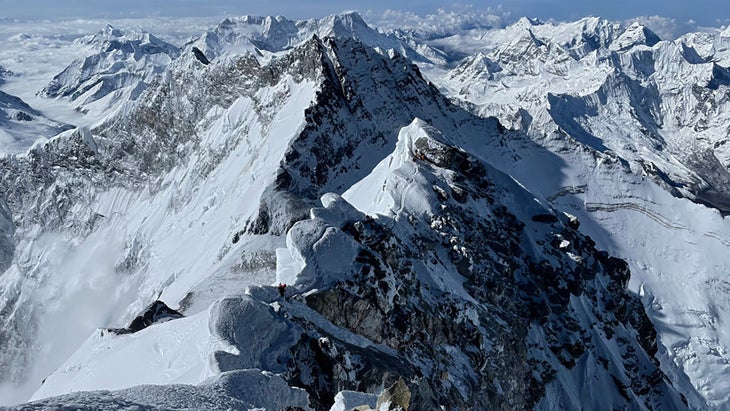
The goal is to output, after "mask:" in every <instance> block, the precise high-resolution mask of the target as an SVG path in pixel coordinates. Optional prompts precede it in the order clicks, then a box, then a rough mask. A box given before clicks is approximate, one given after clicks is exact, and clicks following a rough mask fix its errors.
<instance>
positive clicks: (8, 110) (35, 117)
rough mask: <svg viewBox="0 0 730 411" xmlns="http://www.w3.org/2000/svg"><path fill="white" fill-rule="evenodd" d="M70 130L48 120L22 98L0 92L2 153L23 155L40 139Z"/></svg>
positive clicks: (63, 125) (0, 143) (0, 141)
mask: <svg viewBox="0 0 730 411" xmlns="http://www.w3.org/2000/svg"><path fill="white" fill-rule="evenodd" d="M69 128H71V126H69V125H67V124H63V123H59V122H56V121H53V120H51V119H48V118H46V117H45V116H44V115H43V114H41V113H40V112H39V111H37V110H35V109H33V108H32V107H30V106H29V105H28V104H26V103H25V102H24V101H23V100H21V99H20V98H18V97H16V96H13V95H10V94H7V93H5V92H2V91H0V153H2V154H18V153H22V152H24V151H26V150H27V149H28V148H29V147H31V146H32V145H33V144H34V143H35V142H36V141H37V140H38V139H39V138H43V137H46V138H49V137H52V136H55V135H56V134H58V133H60V132H62V131H64V130H68V129H69Z"/></svg>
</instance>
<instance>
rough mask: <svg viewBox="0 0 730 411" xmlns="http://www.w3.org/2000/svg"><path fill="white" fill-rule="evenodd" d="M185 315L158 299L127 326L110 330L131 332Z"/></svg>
mask: <svg viewBox="0 0 730 411" xmlns="http://www.w3.org/2000/svg"><path fill="white" fill-rule="evenodd" d="M182 317H184V315H182V314H180V313H179V312H178V311H176V310H173V309H172V308H170V307H168V306H167V304H165V303H164V302H162V301H160V300H157V301H155V302H153V303H152V304H150V305H149V306H148V307H147V308H146V309H145V310H144V312H143V313H142V314H140V315H138V316H137V317H135V318H134V320H132V322H131V323H130V324H129V325H128V326H127V328H116V329H111V330H110V331H112V332H115V333H117V334H131V333H136V332H137V331H140V330H144V329H145V328H147V327H149V326H150V325H153V324H157V323H161V322H165V321H170V320H175V319H178V318H182Z"/></svg>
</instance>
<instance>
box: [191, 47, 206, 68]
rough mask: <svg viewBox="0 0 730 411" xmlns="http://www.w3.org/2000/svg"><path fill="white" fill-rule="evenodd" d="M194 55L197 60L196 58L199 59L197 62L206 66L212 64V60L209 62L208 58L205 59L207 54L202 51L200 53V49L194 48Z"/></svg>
mask: <svg viewBox="0 0 730 411" xmlns="http://www.w3.org/2000/svg"><path fill="white" fill-rule="evenodd" d="M193 55H194V56H195V58H196V59H197V60H198V61H199V62H201V63H203V64H205V65H206V66H207V65H208V64H210V60H208V58H207V57H205V54H203V52H202V51H200V49H199V48H197V47H193Z"/></svg>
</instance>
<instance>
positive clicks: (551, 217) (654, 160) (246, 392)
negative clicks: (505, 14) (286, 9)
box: [0, 13, 730, 410]
mask: <svg viewBox="0 0 730 411" xmlns="http://www.w3.org/2000/svg"><path fill="white" fill-rule="evenodd" d="M418 33H419V31H418V30H399V31H394V32H388V31H385V30H379V29H377V28H373V27H370V26H369V25H368V24H367V23H366V22H365V21H364V20H363V19H362V17H361V16H359V15H358V14H356V13H346V14H342V15H335V16H330V17H326V18H322V19H312V20H304V21H293V20H288V19H286V18H284V17H251V16H246V17H240V18H228V19H225V20H224V21H222V22H221V23H220V24H218V25H217V26H216V27H214V28H213V29H211V30H209V31H206V32H204V33H202V34H201V35H200V36H199V37H197V38H195V39H192V40H191V41H189V42H188V43H187V44H185V45H183V46H182V47H181V48H179V49H178V48H177V47H175V46H172V45H170V44H167V43H165V42H164V41H162V40H160V39H158V38H157V37H155V36H153V35H151V34H148V33H137V32H133V31H127V30H123V29H116V28H113V27H111V26H108V27H106V28H105V29H103V30H102V31H100V32H99V33H97V34H95V35H93V36H89V37H85V38H83V39H81V40H78V41H77V42H76V46H77V47H80V48H84V49H85V50H87V52H88V54H87V55H86V57H83V58H81V59H78V60H76V61H74V62H73V63H71V65H69V66H68V67H67V68H66V69H65V70H63V71H62V72H61V73H59V74H58V75H57V76H56V77H54V78H53V79H52V80H50V83H49V85H48V86H47V87H46V88H44V89H43V90H42V91H41V93H40V94H41V96H44V97H47V98H60V99H68V100H69V102H70V104H72V105H73V106H75V107H78V109H79V110H80V111H82V112H87V114H86V115H87V116H88V117H90V118H92V119H93V120H94V121H93V122H91V124H93V125H92V126H90V127H79V128H75V129H72V130H67V131H63V132H61V131H62V130H55V131H38V133H39V134H42V135H43V137H45V139H42V140H39V141H38V143H37V144H35V145H34V146H33V147H32V148H30V149H29V150H27V151H23V152H19V153H17V154H15V155H5V156H3V157H0V170H2V172H0V194H1V196H0V200H1V201H0V269H2V270H3V274H2V275H0V325H2V327H0V342H2V344H0V375H1V376H2V378H3V380H2V382H4V383H6V384H10V386H12V387H18V388H17V389H16V390H15V392H17V394H18V396H14V397H10V396H9V395H10V394H7V393H6V392H7V391H6V390H3V389H0V395H2V396H5V395H7V396H9V397H8V398H10V400H9V401H7V402H10V401H13V402H20V401H26V400H28V399H31V400H32V401H33V402H31V403H28V404H24V405H22V406H21V407H24V408H23V409H44V408H49V407H57V406H70V407H81V408H84V407H86V408H103V407H106V408H118V407H131V406H137V407H143V408H144V407H161V408H171V409H177V408H206V409H251V408H263V409H283V408H286V407H297V409H313V410H340V409H351V408H354V407H359V406H362V407H367V408H366V409H372V408H378V409H404V410H405V409H443V408H445V409H496V408H500V409H501V408H518V409H527V408H534V409H553V408H555V409H605V408H627V409H656V410H660V409H661V410H665V409H676V410H683V409H703V408H717V409H725V408H727V407H728V406H730V405H729V404H730V402H729V401H730V386H728V385H727V383H725V382H724V381H725V380H724V379H723V378H722V376H724V375H725V373H726V371H725V370H724V367H723V365H722V364H724V362H723V361H724V359H727V360H730V358H726V357H727V354H726V353H727V352H728V351H727V350H728V349H730V334H727V333H726V332H725V331H724V329H723V328H722V327H720V326H719V324H722V322H723V321H725V320H726V319H730V318H728V313H730V309H729V308H727V307H730V305H728V303H727V302H728V301H730V297H728V295H727V293H726V292H725V291H724V290H725V288H723V287H724V285H723V284H725V282H724V280H723V274H724V273H725V272H726V271H727V270H726V269H730V261H728V259H726V258H723V257H717V256H721V255H725V253H726V247H727V245H728V244H730V226H729V224H728V223H727V220H726V219H725V218H723V216H722V214H723V213H725V212H726V211H727V208H726V204H727V198H728V197H727V193H726V184H724V183H725V182H727V181H730V179H728V176H730V174H728V165H729V164H728V161H730V160H729V159H730V155H729V154H728V152H727V150H726V144H725V140H726V139H727V136H726V133H725V132H724V129H723V124H725V120H726V110H724V107H725V105H726V99H725V98H724V96H725V95H726V94H727V92H728V90H730V88H729V87H730V83H728V78H730V75H728V68H727V67H728V64H726V62H727V59H726V58H727V56H726V55H725V54H726V50H727V48H726V43H727V42H728V41H730V38H728V36H723V34H722V33H718V34H714V35H707V36H702V35H699V34H698V35H694V36H693V35H687V36H684V37H682V38H680V39H677V40H676V41H672V42H669V41H662V40H660V39H659V38H658V37H657V36H656V35H655V34H653V33H652V32H651V31H650V30H648V29H647V28H646V27H644V26H642V25H640V24H633V25H630V26H622V25H619V24H615V23H612V22H609V21H607V20H603V19H599V18H586V19H582V20H579V21H577V22H569V23H542V22H539V21H535V20H530V19H521V20H519V21H517V22H516V23H514V24H512V25H510V26H507V27H505V28H494V27H492V26H491V25H488V24H484V25H479V24H474V25H469V26H468V27H461V28H454V29H453V30H444V31H443V32H439V33H440V34H439V33H430V34H428V35H423V34H420V35H419V34H418ZM0 93H2V92H0ZM2 95H3V94H0V99H1V98H2ZM6 100H7V101H9V102H12V103H13V104H14V105H13V106H12V107H10V103H8V104H6V105H7V106H8V108H7V112H8V113H10V114H8V115H7V116H6V117H10V116H12V115H14V113H15V111H12V110H16V111H17V110H21V109H20V108H18V107H21V105H20V103H21V102H18V101H16V100H14V99H12V98H11V97H8V98H7V99H6ZM22 107H25V106H22ZM22 110H24V112H28V113H32V114H34V115H35V116H37V117H39V118H40V114H41V113H40V112H37V113H36V112H31V111H30V110H32V109H31V108H30V107H27V108H23V109H22ZM0 113H2V112H0ZM2 118H3V117H2V116H1V115H0V133H9V132H10V131H12V130H13V127H14V125H13V124H10V123H7V122H6V123H3V122H2ZM49 121H50V120H49ZM1 135H2V134H0V136H1ZM280 284H281V286H279V285H280ZM688 285H691V286H692V287H694V288H696V289H697V290H698V294H697V295H688V294H687V293H686V289H687V286H688ZM40 301H43V302H44V303H43V304H39V302H40ZM726 334H727V335H726ZM40 381H43V383H42V384H40ZM708 381H712V382H708ZM39 384H40V385H39Z"/></svg>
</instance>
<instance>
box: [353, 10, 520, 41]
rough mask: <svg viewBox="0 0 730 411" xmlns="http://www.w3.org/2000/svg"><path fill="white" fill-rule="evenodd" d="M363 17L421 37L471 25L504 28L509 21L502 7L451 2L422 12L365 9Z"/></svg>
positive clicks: (442, 33)
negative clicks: (433, 9) (448, 4)
mask: <svg viewBox="0 0 730 411" xmlns="http://www.w3.org/2000/svg"><path fill="white" fill-rule="evenodd" d="M365 17H366V18H367V19H368V21H370V22H371V23H372V24H373V25H375V26H378V27H381V28H383V29H386V30H394V29H410V30H414V31H415V32H416V33H418V34H419V35H420V36H423V37H431V36H444V35H448V34H450V33H453V32H455V31H462V30H465V29H473V28H482V27H483V28H488V27H504V26H505V25H506V24H508V23H509V22H510V13H509V12H507V11H505V10H503V9H502V7H501V6H499V7H496V8H494V7H487V8H485V9H477V8H475V7H474V6H472V5H452V6H451V7H449V8H448V9H444V8H440V9H438V10H437V11H436V12H435V13H431V14H425V15H421V14H416V13H414V12H410V11H399V10H391V9H388V10H385V11H384V12H383V13H376V12H373V11H367V12H366V13H365Z"/></svg>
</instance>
